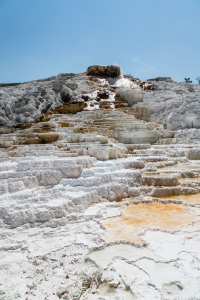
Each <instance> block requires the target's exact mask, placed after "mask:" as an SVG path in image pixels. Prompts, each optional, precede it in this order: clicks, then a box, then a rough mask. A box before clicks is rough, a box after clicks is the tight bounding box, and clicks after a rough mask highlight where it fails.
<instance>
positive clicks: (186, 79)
mask: <svg viewBox="0 0 200 300" xmlns="http://www.w3.org/2000/svg"><path fill="white" fill-rule="evenodd" d="M184 80H185V82H188V83H192V80H190V78H184Z"/></svg>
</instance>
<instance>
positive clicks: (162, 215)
mask: <svg viewBox="0 0 200 300" xmlns="http://www.w3.org/2000/svg"><path fill="white" fill-rule="evenodd" d="M197 220H199V218H198V217H197V216H195V215H192V214H191V213H190V211H187V210H185V209H184V206H183V205H178V204H172V203H169V204H163V203H159V202H153V203H141V204H132V205H129V206H127V207H126V208H125V209H124V215H123V216H121V217H115V218H112V219H108V220H106V221H105V222H104V223H103V225H104V226H105V227H106V232H105V233H104V234H103V235H102V237H103V238H104V239H105V240H106V241H111V240H127V241H132V242H135V243H141V242H143V240H142V238H140V236H139V235H138V234H139V233H140V232H141V230H142V229H143V228H155V229H165V230H172V231H173V230H177V229H179V227H180V226H184V225H188V224H190V223H192V222H195V221H197Z"/></svg>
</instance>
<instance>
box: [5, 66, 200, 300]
mask: <svg viewBox="0 0 200 300" xmlns="http://www.w3.org/2000/svg"><path fill="white" fill-rule="evenodd" d="M199 107H200V86H198V85H195V84H191V83H186V82H180V83H176V82H173V81H172V80H171V78H162V77H161V78H155V79H149V80H147V81H140V80H139V79H136V78H133V77H131V76H126V75H123V74H122V71H121V69H120V67H118V66H114V65H111V66H98V65H97V66H91V67H89V68H88V69H87V72H86V73H81V74H72V73H67V74H63V73H62V74H59V75H58V76H53V77H50V78H46V79H42V80H35V81H31V82H26V83H15V84H0V125H1V126H0V238H1V239H0V241H1V243H0V299H2V300H13V299H24V300H38V299H39V300H59V299H68V300H79V299H80V300H86V299H88V300H112V299H113V300H126V299H127V300H132V299H138V300H144V299H145V300H154V299H158V300H159V299H161V300H175V299H176V300H186V299H187V300H189V299H190V300H191V299H192V300H197V299H198V300H199V299H200V281H199V277H200V250H199V249H200V236H199V232H200V216H199V215H200V178H199V175H200V109H199Z"/></svg>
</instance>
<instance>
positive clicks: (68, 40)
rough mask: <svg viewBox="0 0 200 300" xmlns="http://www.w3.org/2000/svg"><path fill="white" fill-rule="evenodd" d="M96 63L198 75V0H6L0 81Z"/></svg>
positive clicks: (136, 72) (0, 26)
mask: <svg viewBox="0 0 200 300" xmlns="http://www.w3.org/2000/svg"><path fill="white" fill-rule="evenodd" d="M94 64H103V65H107V64H117V65H119V66H121V68H122V70H123V73H124V74H129V73H131V75H132V76H134V77H137V78H140V79H142V80H145V79H149V78H154V77H158V76H167V77H172V79H173V80H175V81H183V80H184V77H190V78H191V79H192V80H193V83H196V81H195V78H196V77H197V76H200V0H142V1H140V0H123V1H122V0H32V1H31V0H0V82H23V81H29V80H34V79H39V78H45V77H49V76H53V75H57V74H58V73H68V72H73V73H79V72H84V71H86V69H87V67H88V66H90V65H94Z"/></svg>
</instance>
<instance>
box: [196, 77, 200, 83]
mask: <svg viewBox="0 0 200 300" xmlns="http://www.w3.org/2000/svg"><path fill="white" fill-rule="evenodd" d="M196 80H197V82H198V85H200V77H199V76H198V77H197V78H196Z"/></svg>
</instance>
